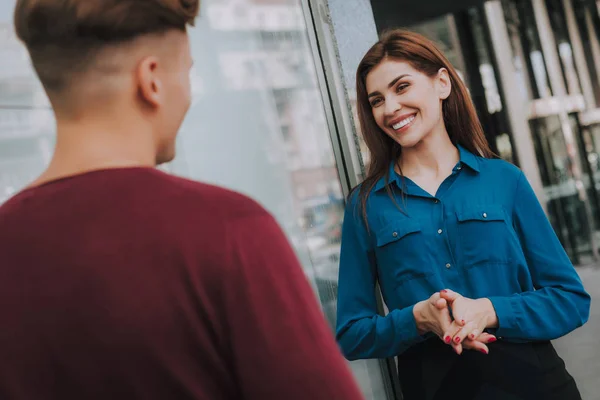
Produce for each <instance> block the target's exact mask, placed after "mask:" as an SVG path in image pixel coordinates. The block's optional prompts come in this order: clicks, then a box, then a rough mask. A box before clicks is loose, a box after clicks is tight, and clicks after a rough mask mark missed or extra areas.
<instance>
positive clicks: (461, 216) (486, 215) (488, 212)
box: [456, 205, 506, 222]
mask: <svg viewBox="0 0 600 400" xmlns="http://www.w3.org/2000/svg"><path fill="white" fill-rule="evenodd" d="M456 217H457V218H458V221H459V222H464V221H484V222H485V221H504V220H505V219H506V217H505V215H504V208H502V206H499V205H490V206H477V207H471V208H469V209H466V210H463V211H460V212H457V213H456Z"/></svg>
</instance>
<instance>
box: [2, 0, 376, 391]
mask: <svg viewBox="0 0 600 400" xmlns="http://www.w3.org/2000/svg"><path fill="white" fill-rule="evenodd" d="M10 8H12V6H11V7H6V6H5V3H4V2H0V58H1V59H2V60H4V61H3V64H2V67H1V68H0V202H1V201H3V200H5V199H6V198H7V197H8V196H10V195H11V194H13V193H14V192H15V191H16V190H18V189H20V188H22V187H23V186H24V185H26V184H27V183H28V182H29V181H31V180H32V179H33V178H34V177H35V176H36V175H37V174H39V173H40V172H41V170H42V169H43V167H44V166H45V165H46V164H47V162H48V161H49V156H50V154H51V149H52V146H53V133H54V127H53V125H54V124H53V120H52V115H51V113H50V110H49V108H48V104H47V101H46V98H45V96H44V95H43V93H42V92H41V90H40V85H39V84H38V83H37V80H36V79H35V77H34V75H33V73H32V71H31V69H30V68H29V62H28V59H27V57H26V54H25V53H24V50H23V48H22V47H21V46H20V45H19V44H18V43H17V41H16V38H15V37H14V34H13V33H12V32H13V29H12V26H11V13H12V10H10ZM201 15H202V17H201V18H200V19H199V20H198V21H197V25H196V27H195V28H193V29H192V30H191V31H190V36H191V43H192V51H193V57H194V59H195V67H194V70H193V71H192V85H193V94H194V100H193V104H192V107H191V109H190V111H189V113H188V116H187V118H186V120H185V122H184V124H183V127H182V129H181V132H180V136H179V140H178V144H177V146H178V157H177V158H176V160H175V161H174V162H172V163H171V164H170V165H167V166H165V167H164V168H165V169H168V170H170V171H171V172H173V173H176V174H180V175H184V176H187V177H191V178H193V179H198V180H202V181H205V182H211V183H215V184H219V185H222V186H226V187H229V188H232V189H235V190H237V191H240V192H242V193H245V194H248V195H250V196H251V197H253V198H255V199H257V200H258V201H259V202H261V203H262V204H263V205H264V206H265V207H266V208H267V209H268V210H269V211H270V212H271V213H272V214H273V215H274V216H275V217H276V218H277V220H278V221H279V223H280V224H281V226H282V227H283V229H284V230H285V232H286V233H287V235H288V237H289V239H290V241H291V242H292V244H293V246H294V248H295V249H296V252H297V254H298V257H299V258H300V260H301V262H302V264H303V266H304V268H305V271H306V274H307V275H308V277H309V278H310V280H311V282H312V284H313V286H314V288H315V290H316V293H317V294H318V297H319V299H320V301H321V303H322V305H323V310H324V312H325V315H326V317H327V319H328V321H329V323H330V324H331V325H332V326H334V325H335V310H336V301H337V272H338V260H339V250H340V233H341V232H340V228H341V222H342V221H341V220H342V213H343V209H344V198H343V195H342V191H341V184H340V179H339V176H338V173H337V168H336V165H335V160H334V155H333V150H332V144H331V139H330V133H329V129H328V126H327V123H326V119H325V113H324V108H323V100H322V98H321V95H320V93H321V92H320V90H319V88H318V87H317V81H316V71H315V69H314V68H315V64H314V62H315V60H313V56H312V52H311V49H310V47H309V41H308V37H307V28H306V26H305V23H304V15H303V11H302V7H301V5H300V2H299V1H297V0H269V1H257V0H236V1H231V0H230V1H227V0H204V1H203V2H202V10H201ZM351 367H352V369H353V371H354V372H355V375H356V377H357V379H358V381H359V384H360V385H361V387H362V390H363V392H364V395H365V397H366V398H367V399H385V398H387V396H386V388H385V385H384V380H383V373H382V369H381V367H380V363H379V361H378V360H363V361H356V362H353V363H351Z"/></svg>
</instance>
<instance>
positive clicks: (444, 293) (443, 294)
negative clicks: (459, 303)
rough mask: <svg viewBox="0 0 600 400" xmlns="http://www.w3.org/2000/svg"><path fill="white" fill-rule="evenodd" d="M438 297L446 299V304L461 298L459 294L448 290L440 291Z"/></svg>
mask: <svg viewBox="0 0 600 400" xmlns="http://www.w3.org/2000/svg"><path fill="white" fill-rule="evenodd" d="M440 296H441V298H443V299H446V300H447V301H448V303H450V304H452V302H453V301H454V300H456V299H458V298H459V297H461V295H460V294H458V293H456V292H454V291H452V290H450V289H444V290H441V291H440Z"/></svg>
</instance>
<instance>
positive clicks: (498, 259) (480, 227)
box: [456, 204, 514, 267]
mask: <svg viewBox="0 0 600 400" xmlns="http://www.w3.org/2000/svg"><path fill="white" fill-rule="evenodd" d="M456 217H457V224H458V229H457V230H458V242H457V244H458V252H459V254H460V256H461V257H460V260H461V264H463V265H464V266H465V267H472V266H475V265H485V264H490V263H507V262H510V261H511V259H512V256H511V255H512V254H513V253H514V238H513V235H512V234H511V227H510V226H509V223H508V222H507V220H508V219H507V216H506V212H505V211H504V208H503V207H502V206H500V205H496V204H495V205H488V206H477V207H470V208H469V209H465V210H462V211H459V212H457V213H456Z"/></svg>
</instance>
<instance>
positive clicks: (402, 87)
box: [396, 83, 409, 93]
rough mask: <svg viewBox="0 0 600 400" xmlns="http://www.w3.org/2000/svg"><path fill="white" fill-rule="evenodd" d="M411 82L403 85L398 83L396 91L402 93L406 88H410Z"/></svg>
mask: <svg viewBox="0 0 600 400" xmlns="http://www.w3.org/2000/svg"><path fill="white" fill-rule="evenodd" d="M408 86H409V84H408V83H403V84H401V85H398V87H397V88H396V92H397V93H400V92H403V91H404V90H405V89H406V88H408Z"/></svg>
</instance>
